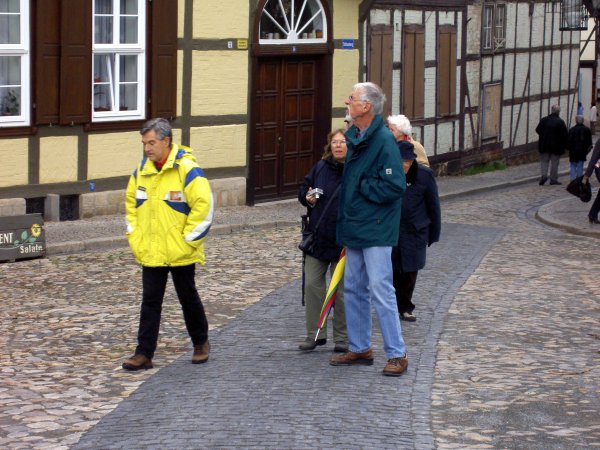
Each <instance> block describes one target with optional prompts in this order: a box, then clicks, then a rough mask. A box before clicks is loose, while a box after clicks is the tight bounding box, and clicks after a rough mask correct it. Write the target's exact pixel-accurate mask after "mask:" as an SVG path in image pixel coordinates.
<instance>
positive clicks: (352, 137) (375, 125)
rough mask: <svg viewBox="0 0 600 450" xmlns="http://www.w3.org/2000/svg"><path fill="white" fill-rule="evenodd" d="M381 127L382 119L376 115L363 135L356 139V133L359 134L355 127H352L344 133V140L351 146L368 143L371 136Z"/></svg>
mask: <svg viewBox="0 0 600 450" xmlns="http://www.w3.org/2000/svg"><path fill="white" fill-rule="evenodd" d="M382 126H383V119H382V118H381V116H380V115H379V114H376V115H375V117H374V118H373V121H372V122H371V125H369V128H367V129H366V130H365V133H364V134H363V135H362V136H361V137H358V133H359V132H360V131H359V129H358V127H357V126H356V125H352V127H350V129H349V130H348V131H347V132H346V139H348V140H349V141H350V142H351V143H352V144H353V145H358V144H360V143H361V142H364V141H368V140H369V139H370V138H371V136H372V135H373V134H374V133H375V132H376V131H377V130H379V129H380V128H381V127H382Z"/></svg>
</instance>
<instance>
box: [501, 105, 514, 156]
mask: <svg viewBox="0 0 600 450" xmlns="http://www.w3.org/2000/svg"><path fill="white" fill-rule="evenodd" d="M511 109H512V108H511V107H510V106H505V107H504V108H502V113H501V119H500V120H501V122H502V123H501V125H502V126H501V127H500V133H501V134H500V136H499V137H498V140H500V141H503V142H504V145H503V148H508V147H510V145H511V140H512V136H511V135H510V117H511Z"/></svg>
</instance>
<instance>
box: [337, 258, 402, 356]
mask: <svg viewBox="0 0 600 450" xmlns="http://www.w3.org/2000/svg"><path fill="white" fill-rule="evenodd" d="M391 254H392V247H367V248H346V267H345V271H344V290H345V292H344V300H345V302H344V303H345V304H346V305H345V306H346V325H347V327H348V344H349V345H348V347H349V349H350V351H352V352H357V353H360V352H365V351H367V350H368V349H369V348H371V332H372V330H373V322H372V318H371V302H372V303H373V306H374V307H375V312H376V313H377V320H378V321H379V328H380V329H381V334H382V336H383V349H384V351H385V355H386V357H387V358H388V359H390V358H399V357H401V356H404V355H405V354H406V345H405V344H404V339H403V338H402V328H401V327H400V318H399V316H398V305H397V303H396V294H395V291H394V285H393V282H392V280H393V274H392V260H391Z"/></svg>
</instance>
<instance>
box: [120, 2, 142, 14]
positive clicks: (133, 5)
mask: <svg viewBox="0 0 600 450" xmlns="http://www.w3.org/2000/svg"><path fill="white" fill-rule="evenodd" d="M137 13H138V0H121V14H137Z"/></svg>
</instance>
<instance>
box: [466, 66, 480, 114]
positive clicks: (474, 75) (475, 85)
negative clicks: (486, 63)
mask: <svg viewBox="0 0 600 450" xmlns="http://www.w3.org/2000/svg"><path fill="white" fill-rule="evenodd" d="M466 73H467V87H468V89H469V97H470V98H471V106H478V105H479V80H480V73H479V61H467V62H466ZM465 106H467V107H468V106H469V104H468V102H467V100H466V99H465Z"/></svg>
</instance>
